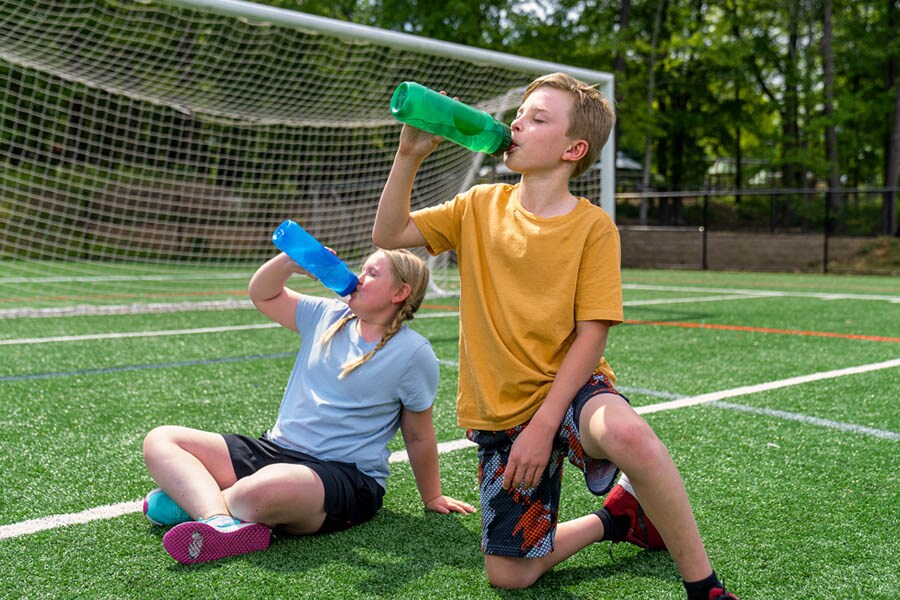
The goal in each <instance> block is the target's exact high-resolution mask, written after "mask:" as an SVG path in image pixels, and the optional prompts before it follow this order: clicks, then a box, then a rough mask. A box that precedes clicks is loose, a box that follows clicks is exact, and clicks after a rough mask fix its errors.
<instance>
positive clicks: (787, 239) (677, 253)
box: [619, 227, 871, 272]
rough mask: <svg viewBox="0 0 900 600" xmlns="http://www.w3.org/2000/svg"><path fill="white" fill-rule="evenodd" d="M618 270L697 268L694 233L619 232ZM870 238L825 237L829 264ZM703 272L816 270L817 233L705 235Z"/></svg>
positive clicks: (699, 244) (699, 257) (699, 240)
mask: <svg viewBox="0 0 900 600" xmlns="http://www.w3.org/2000/svg"><path fill="white" fill-rule="evenodd" d="M619 233H620V236H621V239H622V266H623V267H655V268H684V269H701V268H703V232H702V231H700V230H698V229H697V228H674V227H622V228H620V230H619ZM867 242H871V239H870V238H864V237H848V236H831V237H829V238H828V258H829V262H831V261H835V260H841V261H842V260H847V259H849V258H851V257H852V256H854V255H855V254H856V253H857V252H858V251H859V249H860V247H861V246H863V245H864V244H866V243H867ZM706 244H707V251H706V261H707V267H708V268H709V269H714V270H726V269H728V270H744V271H818V272H821V271H822V261H823V258H824V253H825V240H824V238H823V236H822V234H820V233H818V234H793V233H774V234H771V233H742V232H712V231H710V232H708V233H707V238H706Z"/></svg>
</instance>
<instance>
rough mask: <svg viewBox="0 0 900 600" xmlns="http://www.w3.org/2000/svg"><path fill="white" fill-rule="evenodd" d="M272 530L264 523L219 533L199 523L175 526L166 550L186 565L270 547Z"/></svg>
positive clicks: (164, 542)
mask: <svg viewBox="0 0 900 600" xmlns="http://www.w3.org/2000/svg"><path fill="white" fill-rule="evenodd" d="M271 535H272V531H271V530H270V529H269V528H268V527H266V526H265V525H263V524H261V523H249V524H246V525H244V526H243V527H241V528H240V529H237V530H235V531H220V530H219V529H216V528H215V527H213V526H212V525H207V524H206V523H203V522H200V521H196V522H191V523H182V524H181V525H176V526H175V527H173V528H172V529H170V530H169V531H168V533H166V535H164V536H163V547H164V548H165V549H166V552H168V553H169V555H170V556H171V557H172V558H174V559H175V560H177V561H178V562H180V563H181V564H183V565H188V564H195V563H202V562H207V561H210V560H218V559H220V558H226V557H228V556H237V555H239V554H248V553H250V552H257V551H259V550H265V549H266V548H268V547H269V540H270V539H271Z"/></svg>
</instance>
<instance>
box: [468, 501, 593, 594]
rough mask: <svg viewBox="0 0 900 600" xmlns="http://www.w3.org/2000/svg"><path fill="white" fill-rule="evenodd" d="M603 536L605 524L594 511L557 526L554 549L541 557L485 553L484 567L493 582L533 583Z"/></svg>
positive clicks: (512, 585)
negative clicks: (517, 556)
mask: <svg viewBox="0 0 900 600" xmlns="http://www.w3.org/2000/svg"><path fill="white" fill-rule="evenodd" d="M602 537H603V524H602V523H601V522H600V519H598V518H597V517H596V516H594V515H593V514H591V515H587V516H584V517H579V518H577V519H572V520H571V521H566V522H565V523H560V524H559V525H558V526H557V528H556V540H555V544H554V550H553V552H551V553H550V554H547V555H545V556H541V557H538V558H514V557H509V556H495V555H490V554H485V555H484V567H485V571H486V573H487V578H488V581H489V582H490V584H491V585H493V586H495V587H499V588H505V589H522V588H527V587H529V586H531V585H532V584H533V583H534V582H535V581H537V580H538V579H539V578H540V576H541V575H543V574H544V573H546V572H547V571H549V570H550V569H552V568H553V567H555V566H556V565H558V564H559V563H561V562H562V561H564V560H566V559H567V558H569V557H570V556H572V555H574V554H575V553H577V552H579V551H580V550H582V549H584V548H586V547H587V546H589V545H591V544H593V543H594V542H599V541H600V540H601V539H602Z"/></svg>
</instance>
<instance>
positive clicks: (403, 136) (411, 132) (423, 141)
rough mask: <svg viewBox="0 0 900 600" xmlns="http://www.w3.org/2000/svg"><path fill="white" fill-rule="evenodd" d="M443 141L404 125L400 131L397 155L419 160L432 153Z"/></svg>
mask: <svg viewBox="0 0 900 600" xmlns="http://www.w3.org/2000/svg"><path fill="white" fill-rule="evenodd" d="M443 139H444V138H442V137H441V136H438V135H433V134H431V133H428V132H427V131H422V130H421V129H416V128H415V127H411V126H409V125H405V124H404V125H403V128H402V129H401V130H400V146H399V147H398V149H397V154H402V155H404V156H410V157H415V158H418V159H420V160H421V159H424V158H425V157H426V156H428V155H429V154H431V153H432V152H434V150H435V148H437V147H438V144H440V143H441V140H443Z"/></svg>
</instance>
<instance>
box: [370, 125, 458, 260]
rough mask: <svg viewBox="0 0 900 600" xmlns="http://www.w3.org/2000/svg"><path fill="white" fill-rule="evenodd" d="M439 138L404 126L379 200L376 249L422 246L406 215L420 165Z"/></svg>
mask: <svg viewBox="0 0 900 600" xmlns="http://www.w3.org/2000/svg"><path fill="white" fill-rule="evenodd" d="M440 140H441V138H440V137H438V136H434V135H431V134H430V133H426V132H424V131H421V130H419V129H416V128H415V127H410V126H408V125H404V126H403V129H402V130H401V132H400V145H399V147H398V148H397V154H396V155H395V156H394V164H393V165H392V166H391V173H390V175H388V179H387V182H386V183H385V184H384V191H382V193H381V199H380V200H379V201H378V212H376V213H375V225H374V227H373V228H372V243H374V244H375V245H376V246H378V247H379V248H387V249H395V248H413V247H416V246H424V245H425V238H424V237H423V236H422V233H421V232H420V231H419V229H418V227H416V225H415V223H413V221H412V219H411V218H410V216H409V199H410V196H411V195H412V186H413V181H414V180H415V178H416V172H417V171H418V170H419V165H421V164H422V161H423V160H425V157H427V156H428V155H429V154H431V153H432V152H433V151H434V149H435V148H437V145H438V143H440Z"/></svg>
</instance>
